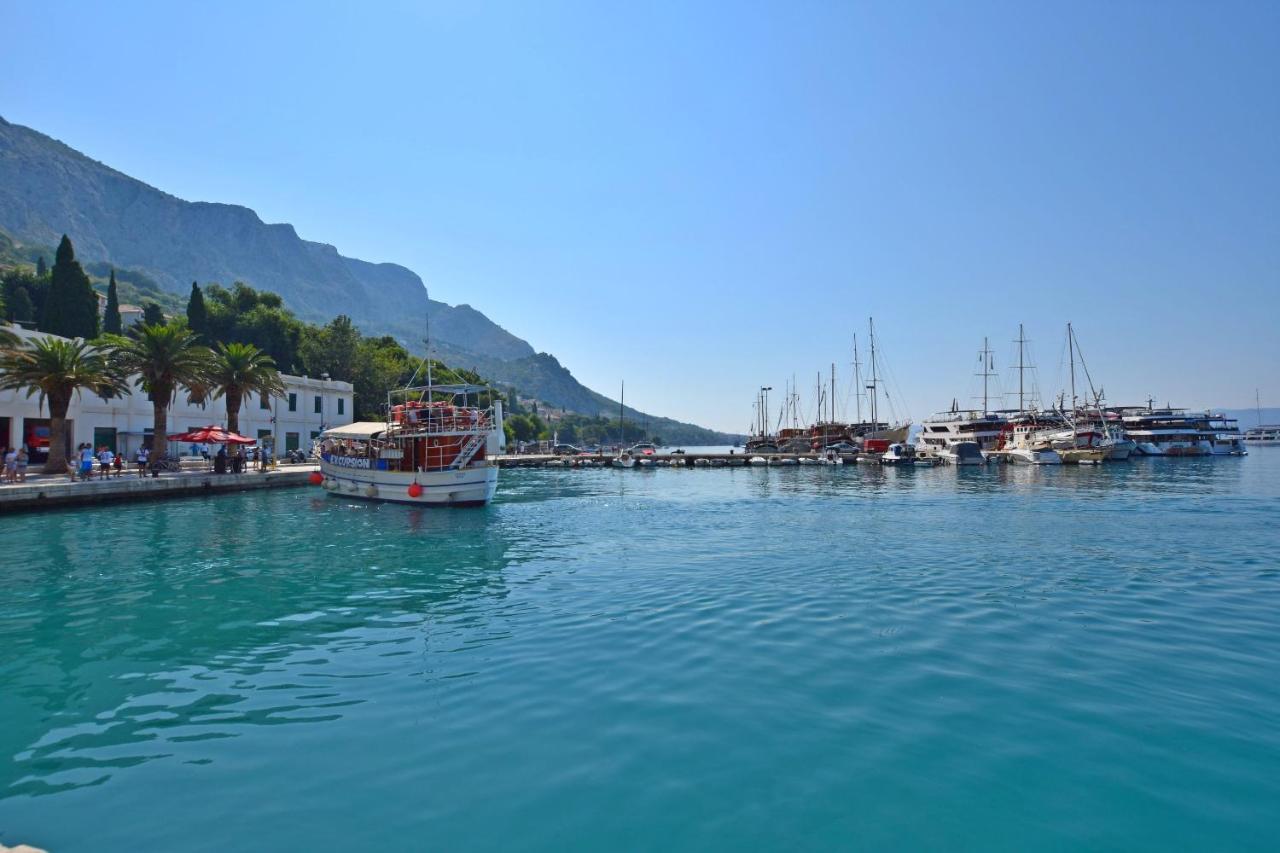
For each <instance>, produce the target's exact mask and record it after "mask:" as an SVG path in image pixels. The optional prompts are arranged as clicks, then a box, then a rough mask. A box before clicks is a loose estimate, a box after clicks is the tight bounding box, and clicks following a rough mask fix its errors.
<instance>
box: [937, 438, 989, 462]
mask: <svg viewBox="0 0 1280 853" xmlns="http://www.w3.org/2000/svg"><path fill="white" fill-rule="evenodd" d="M938 458H939V459H941V460H942V461H943V463H944V464H947V465H985V464H986V462H987V460H986V457H984V456H983V455H982V448H981V447H980V446H979V445H978V442H976V441H956V442H952V443H951V444H949V445H947V446H946V447H944V448H942V449H941V450H939V451H938Z"/></svg>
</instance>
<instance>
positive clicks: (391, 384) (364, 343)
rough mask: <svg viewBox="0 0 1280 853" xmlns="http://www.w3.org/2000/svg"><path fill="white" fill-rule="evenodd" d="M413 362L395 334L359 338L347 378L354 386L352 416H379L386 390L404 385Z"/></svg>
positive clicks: (385, 401) (411, 370)
mask: <svg viewBox="0 0 1280 853" xmlns="http://www.w3.org/2000/svg"><path fill="white" fill-rule="evenodd" d="M415 366H416V365H415V364H414V363H413V359H412V358H411V357H410V355H409V353H408V352H407V351H406V350H405V348H404V347H402V346H400V344H399V343H398V342H397V341H396V339H395V338H392V337H390V336H389V335H384V336H382V337H380V338H363V339H361V341H360V343H359V345H358V346H357V347H356V357H355V368H354V370H353V373H352V376H351V380H350V381H351V384H352V385H353V386H354V388H355V401H354V403H355V405H354V408H355V416H356V417H357V418H360V419H362V420H377V419H378V418H380V417H382V416H383V414H384V413H385V409H384V407H385V406H386V403H387V393H388V392H390V391H391V390H392V389H394V388H400V387H402V386H404V385H405V384H406V383H407V382H408V381H409V379H410V378H411V377H412V376H413V370H414V367H415Z"/></svg>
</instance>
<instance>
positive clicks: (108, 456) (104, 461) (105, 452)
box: [98, 445, 116, 480]
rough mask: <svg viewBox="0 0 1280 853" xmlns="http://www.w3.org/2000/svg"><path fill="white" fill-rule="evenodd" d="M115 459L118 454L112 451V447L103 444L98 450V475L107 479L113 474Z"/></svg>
mask: <svg viewBox="0 0 1280 853" xmlns="http://www.w3.org/2000/svg"><path fill="white" fill-rule="evenodd" d="M115 461H116V455H115V454H114V453H112V452H111V448H110V447H107V446H106V445H103V446H102V450H101V451H99V452H98V476H100V477H102V479H104V480H105V479H107V477H109V476H110V475H111V463H112V462H115Z"/></svg>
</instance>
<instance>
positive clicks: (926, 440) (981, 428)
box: [916, 403, 1009, 456]
mask: <svg viewBox="0 0 1280 853" xmlns="http://www.w3.org/2000/svg"><path fill="white" fill-rule="evenodd" d="M1008 425H1009V419H1008V417H1007V416H1006V415H1005V413H1002V412H977V411H961V410H960V409H959V408H958V407H957V406H956V405H955V404H954V403H953V404H952V406H951V410H950V411H948V412H945V413H942V414H939V415H936V416H934V417H932V418H926V419H925V421H924V423H922V424H921V425H920V434H919V435H918V436H916V446H917V447H919V448H920V449H921V450H927V451H929V452H931V453H936V454H938V455H939V456H941V455H942V454H943V452H944V451H945V450H946V449H947V448H948V447H950V446H951V445H953V444H957V443H959V442H962V441H966V442H972V443H974V444H977V445H978V449H979V450H982V451H987V450H996V449H997V448H998V446H999V444H1000V438H1001V435H1002V433H1003V432H1004V429H1005V427H1006V426H1008Z"/></svg>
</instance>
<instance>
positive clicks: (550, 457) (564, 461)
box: [493, 453, 878, 468]
mask: <svg viewBox="0 0 1280 853" xmlns="http://www.w3.org/2000/svg"><path fill="white" fill-rule="evenodd" d="M614 455H615V454H612V453H590V454H587V453H581V454H577V455H575V456H569V455H563V456H557V455H554V454H550V453H521V454H518V455H515V454H508V455H504V456H495V457H493V460H494V461H495V462H496V463H497V464H498V467H500V468H546V467H548V466H550V467H565V468H596V467H607V466H609V464H610V462H612V460H613V458H614ZM752 459H763V460H764V461H763V462H758V461H757V462H752V461H751V460H752ZM821 459H822V454H820V453H769V454H753V453H671V454H667V453H662V454H655V455H653V456H637V457H636V460H637V461H639V460H652V461H653V463H654V464H655V465H659V466H662V467H688V468H694V467H697V468H701V467H704V466H708V467H715V468H723V467H730V466H734V467H745V466H751V465H755V466H756V467H757V468H760V467H764V466H766V465H777V464H778V463H779V461H780V460H788V461H789V462H795V463H797V464H806V465H807V464H810V463H814V464H817V463H819V462H820V461H821ZM840 459H841V461H842V462H844V464H846V465H852V464H853V463H855V462H858V461H859V454H857V453H841V454H840ZM861 461H862V462H864V463H866V462H871V461H878V456H877V455H875V454H872V455H867V454H862V455H861ZM556 463H559V465H557V464H556Z"/></svg>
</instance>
